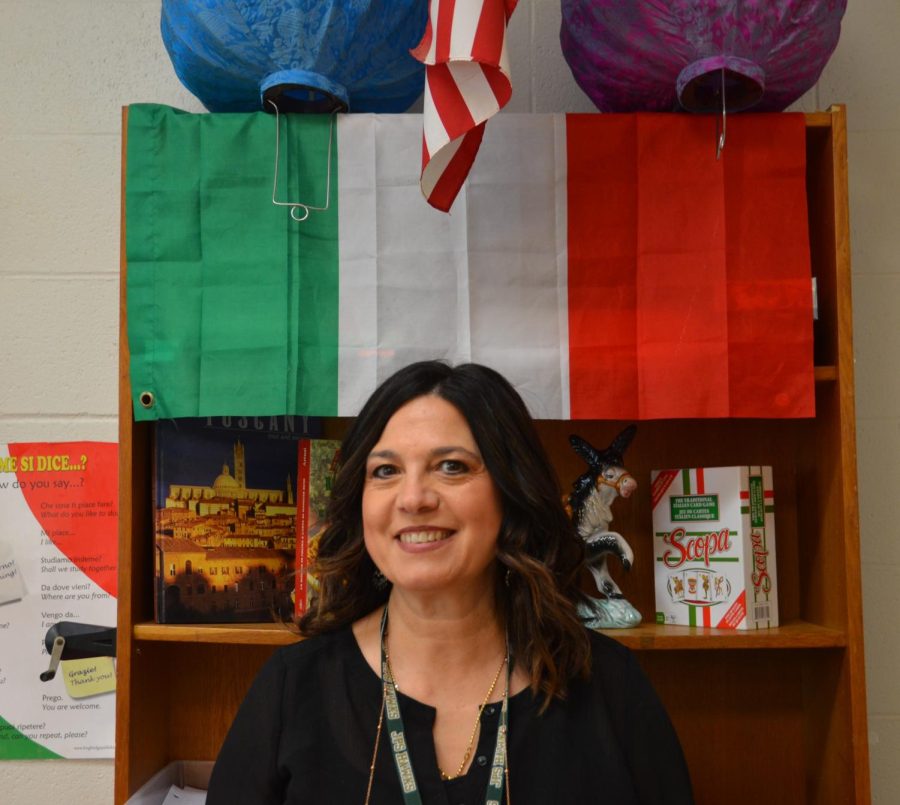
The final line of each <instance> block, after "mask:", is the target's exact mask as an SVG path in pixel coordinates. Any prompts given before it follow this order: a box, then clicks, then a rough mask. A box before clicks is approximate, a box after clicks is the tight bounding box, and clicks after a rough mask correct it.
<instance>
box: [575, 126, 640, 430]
mask: <svg viewBox="0 0 900 805" xmlns="http://www.w3.org/2000/svg"><path fill="white" fill-rule="evenodd" d="M597 117H599V116H598V115H567V116H566V148H567V152H568V177H569V182H568V193H567V203H568V212H567V215H568V252H569V276H568V286H569V287H568V294H569V298H568V308H569V394H570V411H571V417H572V419H591V418H597V419H620V418H621V419H629V418H633V417H637V416H638V414H639V411H640V408H639V405H638V375H637V331H636V322H635V309H636V305H637V297H636V294H635V286H634V283H633V282H629V281H628V278H629V277H630V276H631V275H632V274H633V272H634V265H635V262H636V261H637V250H636V248H637V243H636V239H635V236H634V232H635V230H636V229H637V203H638V199H637V118H636V117H634V116H633V115H603V117H604V125H603V126H602V127H600V126H598V125H597V120H596V118H597ZM623 280H624V281H623Z"/></svg>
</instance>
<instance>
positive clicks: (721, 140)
mask: <svg viewBox="0 0 900 805" xmlns="http://www.w3.org/2000/svg"><path fill="white" fill-rule="evenodd" d="M725 118H726V112H725V68H724V67H723V68H722V130H721V131H719V130H718V129H719V126H718V120H717V121H716V159H718V158H719V157H720V156H722V150H723V149H724V148H725Z"/></svg>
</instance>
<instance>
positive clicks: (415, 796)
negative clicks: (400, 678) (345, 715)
mask: <svg viewBox="0 0 900 805" xmlns="http://www.w3.org/2000/svg"><path fill="white" fill-rule="evenodd" d="M386 629H387V607H385V608H384V614H383V615H382V616H381V683H382V685H383V686H384V716H385V719H386V720H387V728H388V738H389V740H390V742H391V752H392V753H393V755H394V763H395V764H396V766H397V775H398V776H399V778H400V787H401V788H402V789H403V801H404V802H405V803H406V805H422V797H421V796H420V795H419V787H418V785H417V784H416V775H415V774H414V773H413V767H412V761H411V760H410V758H409V748H408V747H407V745H406V733H405V732H404V730H403V717H402V716H401V715H400V703H399V702H398V701H397V688H396V686H395V685H394V678H393V676H392V675H391V669H390V666H388V662H387V652H386V651H385V649H384V635H385V631H386ZM509 681H510V669H509V645H508V644H507V648H506V692H505V693H504V694H503V706H502V707H501V708H500V724H499V726H498V727H497V743H496V744H495V745H494V762H493V765H492V766H491V776H490V779H489V780H488V785H487V790H486V792H485V797H484V805H501V802H502V799H503V782H504V777H505V776H506V732H507V724H508V722H509Z"/></svg>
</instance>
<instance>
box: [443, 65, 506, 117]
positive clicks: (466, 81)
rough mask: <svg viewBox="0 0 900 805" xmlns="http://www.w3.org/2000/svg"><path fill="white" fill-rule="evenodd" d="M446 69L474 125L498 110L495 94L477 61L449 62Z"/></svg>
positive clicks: (498, 105)
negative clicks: (463, 100)
mask: <svg viewBox="0 0 900 805" xmlns="http://www.w3.org/2000/svg"><path fill="white" fill-rule="evenodd" d="M447 69H448V70H449V71H450V75H452V76H453V80H454V81H455V82H456V86H457V87H459V91H460V93H461V94H462V96H463V98H464V99H465V102H466V107H467V108H468V110H469V114H470V115H472V119H473V120H474V121H475V124H476V125H477V124H478V123H483V122H484V121H485V120H487V119H488V118H489V117H490V116H491V115H495V114H497V112H499V111H500V104H499V103H497V96H496V95H494V90H493V89H492V88H491V85H490V83H489V82H488V80H487V78H485V75H484V68H483V67H482V66H481V65H480V64H478V62H450V63H449V64H448V65H447Z"/></svg>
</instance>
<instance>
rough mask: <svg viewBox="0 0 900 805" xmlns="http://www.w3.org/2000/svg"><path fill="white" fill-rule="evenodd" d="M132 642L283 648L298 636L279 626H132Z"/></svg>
mask: <svg viewBox="0 0 900 805" xmlns="http://www.w3.org/2000/svg"><path fill="white" fill-rule="evenodd" d="M134 639H135V640H142V641H150V642H153V641H156V642H166V643H220V644H222V645H250V644H255V645H259V646H287V645H290V644H291V643H296V642H297V640H299V639H300V638H299V636H298V635H297V633H296V632H293V631H291V628H290V627H289V626H288V625H286V624H285V625H282V624H280V623H248V624H240V623H230V624H227V625H224V626H218V625H206V624H196V625H195V624H190V625H185V624H179V625H174V624H171V625H170V624H162V623H154V622H147V623H136V624H135V625H134Z"/></svg>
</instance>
